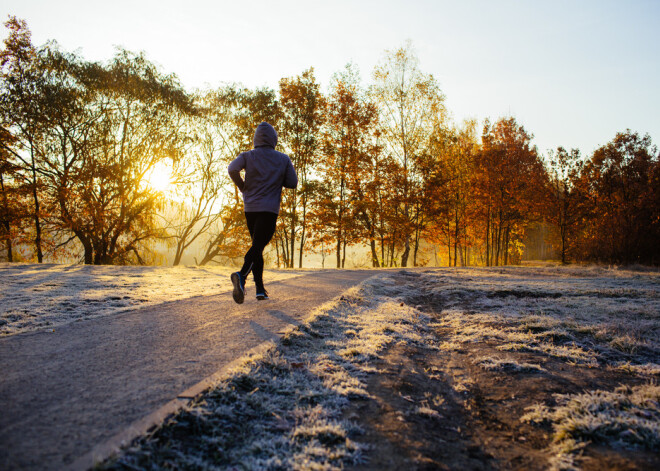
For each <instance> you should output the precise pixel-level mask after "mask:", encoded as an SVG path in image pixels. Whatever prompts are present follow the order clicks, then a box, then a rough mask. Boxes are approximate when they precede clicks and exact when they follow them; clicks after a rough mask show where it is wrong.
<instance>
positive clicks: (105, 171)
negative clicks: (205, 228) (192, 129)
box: [43, 48, 194, 264]
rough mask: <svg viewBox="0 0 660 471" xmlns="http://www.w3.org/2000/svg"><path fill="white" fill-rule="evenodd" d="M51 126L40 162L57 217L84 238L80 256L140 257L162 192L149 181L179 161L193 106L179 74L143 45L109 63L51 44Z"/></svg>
mask: <svg viewBox="0 0 660 471" xmlns="http://www.w3.org/2000/svg"><path fill="white" fill-rule="evenodd" d="M47 67H48V71H49V74H48V86H49V89H50V92H49V100H50V101H51V102H53V103H56V104H57V106H53V107H52V108H53V109H56V110H57V112H53V113H52V116H51V121H50V123H49V124H50V126H49V129H48V142H49V144H48V152H47V155H46V158H45V159H44V165H43V172H44V174H45V175H47V181H48V186H49V193H50V194H51V196H52V200H53V207H54V210H56V211H57V212H56V218H57V221H56V222H57V225H58V227H59V228H61V229H62V230H63V231H67V232H68V233H70V234H73V237H75V238H76V239H77V240H78V241H79V242H80V244H81V246H82V248H83V252H84V257H83V260H84V262H85V263H94V264H107V263H128V262H130V261H134V260H135V261H137V262H138V263H144V262H145V259H144V254H145V252H146V251H148V246H147V244H148V242H149V241H151V240H154V239H155V238H157V237H160V236H163V232H162V229H161V228H160V227H158V225H157V223H156V209H157V207H158V206H159V204H161V201H160V195H158V194H157V192H156V191H155V190H153V189H151V188H150V187H149V186H148V185H147V184H146V183H145V182H146V175H148V173H149V172H150V171H151V169H152V168H153V167H154V166H155V165H156V164H158V162H160V161H163V160H165V159H170V160H172V161H176V160H177V159H178V158H179V157H180V154H181V146H182V144H183V142H184V139H183V137H182V135H181V129H182V125H183V123H184V122H185V120H184V116H185V115H186V114H189V113H194V108H193V106H192V102H191V100H190V97H189V96H188V95H187V94H186V93H185V92H184V91H183V90H182V89H181V87H180V86H179V84H178V82H177V80H176V77H174V76H165V75H163V74H162V73H160V71H159V70H158V69H157V68H156V67H155V66H154V65H153V64H151V63H150V62H149V61H148V60H147V59H146V58H145V57H144V56H143V55H135V54H132V53H130V52H128V51H123V50H120V51H118V53H117V55H116V56H115V58H114V59H113V60H112V61H111V62H110V63H109V64H107V65H103V64H96V63H87V62H85V61H82V60H81V59H79V58H77V57H75V56H74V55H70V54H68V55H67V54H62V53H60V52H59V51H58V50H57V49H54V48H51V49H49V51H48V63H47Z"/></svg>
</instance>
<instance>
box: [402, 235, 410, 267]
mask: <svg viewBox="0 0 660 471" xmlns="http://www.w3.org/2000/svg"><path fill="white" fill-rule="evenodd" d="M406 232H407V231H406ZM409 255H410V234H406V239H405V243H404V245H403V254H402V255H401V267H403V268H405V267H407V266H408V256H409Z"/></svg>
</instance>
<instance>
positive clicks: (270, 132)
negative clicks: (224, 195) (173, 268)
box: [228, 121, 298, 304]
mask: <svg viewBox="0 0 660 471" xmlns="http://www.w3.org/2000/svg"><path fill="white" fill-rule="evenodd" d="M276 145H277V132H276V131H275V128H274V127H273V126H271V125H270V124H268V123H266V122H265V121H264V122H263V123H261V124H260V125H259V126H257V130H256V131H255V133H254V149H252V150H250V151H247V152H243V153H241V154H239V156H238V157H236V159H234V160H233V161H232V162H231V163H230V164H229V168H228V170H229V176H230V177H231V179H232V180H233V181H234V183H235V184H236V186H237V187H238V189H239V190H240V191H241V193H243V209H244V211H245V221H246V222H247V227H248V230H249V231H250V237H251V238H252V246H251V247H250V249H249V250H248V251H247V253H246V254H245V258H244V263H243V268H241V271H237V272H235V273H232V274H231V282H232V284H233V285H234V292H233V295H234V301H236V302H237V303H238V304H241V303H242V302H243V301H244V299H245V281H246V280H247V276H248V275H249V274H250V272H252V278H253V279H254V284H255V287H256V292H257V299H258V300H260V301H261V300H264V299H268V292H267V291H266V288H265V287H264V280H263V271H264V258H263V251H264V248H265V247H266V245H268V242H270V239H272V237H273V234H275V225H276V224H277V216H278V214H279V212H280V202H281V200H282V188H296V186H298V176H297V175H296V171H295V170H294V168H293V164H292V163H291V159H289V156H288V155H286V154H283V153H282V152H277V151H276V150H275V146H276ZM241 170H245V180H244V179H243V178H242V177H241Z"/></svg>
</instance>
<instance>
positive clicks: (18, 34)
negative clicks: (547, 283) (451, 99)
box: [0, 17, 660, 267]
mask: <svg viewBox="0 0 660 471" xmlns="http://www.w3.org/2000/svg"><path fill="white" fill-rule="evenodd" d="M5 26H6V27H7V29H8V36H7V38H6V39H5V41H4V45H3V49H2V50H1V51H0V66H1V76H0V121H1V123H2V125H1V127H0V243H2V246H3V250H2V253H1V254H0V257H2V258H3V259H4V260H6V261H10V262H11V261H17V260H36V261H38V262H42V261H43V260H44V257H50V258H51V259H53V260H56V259H59V258H69V259H71V258H75V259H78V260H80V261H81V262H84V263H87V264H129V263H139V264H148V263H154V262H157V261H158V250H157V246H158V244H161V245H164V246H166V247H168V248H169V250H170V251H171V252H172V253H173V263H174V264H175V265H177V264H179V263H181V260H182V258H183V257H184V254H187V253H189V252H190V251H192V250H193V248H195V247H197V248H199V247H201V248H202V249H201V251H199V249H197V250H198V255H199V258H196V259H195V261H196V262H197V263H198V264H200V265H204V264H207V263H231V262H234V261H237V260H238V259H240V257H241V256H242V251H243V249H244V247H245V246H246V243H247V241H248V239H249V235H248V234H247V231H246V230H245V229H244V224H243V223H242V218H243V215H242V203H241V199H240V194H239V193H238V191H237V190H236V188H234V187H233V185H231V184H230V183H231V182H230V180H229V178H228V175H227V172H226V167H227V164H228V162H229V161H231V160H232V159H233V158H234V157H235V156H236V155H238V153H240V152H241V151H244V150H248V149H250V148H251V147H252V137H253V133H254V130H255V128H256V126H257V125H258V124H259V123H260V122H261V121H268V122H269V123H271V124H272V125H273V126H275V128H276V129H277V131H278V133H279V143H278V149H281V150H282V151H283V152H286V153H287V154H288V155H289V156H290V157H291V159H292V161H293V164H294V167H295V168H296V171H297V172H298V176H299V181H300V183H299V186H298V188H297V189H295V190H293V191H286V192H284V194H283V201H282V210H281V213H280V218H279V222H278V229H277V232H276V236H275V238H274V241H273V243H272V247H273V250H272V252H273V253H272V254H271V259H272V260H271V261H272V264H273V265H276V266H281V267H294V266H298V267H302V266H303V259H304V256H305V255H307V254H310V253H319V254H321V255H322V256H323V261H324V262H323V263H324V265H325V259H326V257H331V258H332V262H328V264H329V266H330V264H331V265H334V266H336V267H344V266H345V264H346V254H347V248H350V247H359V248H362V249H363V250H364V251H365V253H367V254H368V259H367V262H366V263H368V264H369V265H371V266H374V267H391V266H402V267H406V266H419V265H424V264H427V263H431V264H436V265H439V264H441V263H444V264H449V265H452V266H467V265H486V266H497V265H502V264H511V263H518V262H519V261H520V260H521V257H522V254H523V251H524V248H525V247H524V241H525V235H526V233H527V232H528V231H529V230H530V228H533V227H535V226H537V227H538V226H539V225H543V226H544V227H548V228H549V240H548V243H551V244H553V246H554V247H555V248H556V251H557V254H558V257H559V258H561V260H562V262H568V261H570V260H573V261H600V262H607V263H650V264H658V263H660V244H659V243H658V241H660V163H659V156H658V151H657V148H656V147H655V146H654V145H653V143H652V142H651V139H650V137H649V136H648V135H645V136H642V135H639V134H638V133H636V132H633V131H630V130H626V131H624V132H621V133H618V134H616V136H614V138H613V139H612V141H610V142H609V143H607V144H606V145H604V146H602V147H600V148H599V149H597V150H596V151H595V152H594V153H593V154H592V155H590V156H584V157H583V156H582V155H581V153H580V151H579V150H578V149H571V150H566V149H564V148H562V147H558V148H557V149H556V150H554V151H549V152H548V153H547V155H542V154H541V153H539V151H538V149H537V148H536V147H535V146H534V145H533V144H532V139H533V135H532V134H531V133H529V132H528V131H527V130H526V129H525V128H524V127H523V126H522V125H521V124H520V123H518V122H517V120H516V119H515V118H512V117H505V118H501V119H498V120H497V121H495V122H491V121H490V120H485V122H484V123H483V126H479V125H478V123H477V122H476V121H474V120H468V121H465V122H463V123H460V124H457V123H454V122H453V121H452V120H451V119H450V118H449V114H448V111H447V109H446V107H445V96H444V94H443V92H442V90H441V89H440V87H439V85H438V82H437V81H436V80H435V78H434V77H433V76H432V75H431V74H427V73H425V72H423V71H422V70H421V68H420V65H419V62H418V59H417V57H416V56H415V53H414V50H413V49H412V47H411V46H410V45H409V44H407V45H405V46H404V47H402V48H399V49H397V50H393V51H386V52H385V54H384V57H383V59H382V60H381V62H380V63H379V64H378V65H377V66H376V68H375V69H374V71H373V74H372V77H371V83H369V84H367V85H364V84H363V83H362V81H361V78H360V75H359V72H358V70H357V68H356V67H355V66H354V65H352V64H348V65H347V66H346V67H345V68H344V69H343V70H341V71H339V72H338V73H336V74H335V75H334V76H333V78H332V80H331V83H330V86H329V88H328V89H327V90H326V91H324V90H322V89H321V85H320V84H319V83H318V81H317V79H316V77H315V75H314V70H313V68H310V69H308V70H305V71H303V72H302V73H301V74H300V75H298V76H294V77H287V78H282V79H281V80H280V82H279V87H278V89H277V90H273V89H270V88H255V89H249V88H246V87H244V86H242V85H240V84H226V85H223V86H222V87H220V88H217V89H212V90H196V91H188V90H186V89H185V88H184V87H183V86H182V84H181V83H180V82H179V80H178V78H177V77H176V76H175V75H173V74H166V73H164V72H163V71H162V70H161V69H160V68H159V67H157V66H155V65H154V64H153V63H151V62H150V61H149V60H148V59H147V58H146V57H145V55H144V54H135V53H132V52H130V51H126V50H122V49H119V50H117V52H116V54H115V56H114V57H113V58H112V59H111V60H109V61H107V62H89V61H86V60H84V59H83V58H82V57H80V56H79V55H76V54H73V53H68V52H65V51H62V50H61V49H60V48H59V46H58V45H57V44H56V43H54V42H51V43H47V44H45V45H43V46H40V47H36V46H34V45H33V44H32V42H31V35H30V31H29V29H28V27H27V25H26V23H25V22H24V21H22V20H19V19H17V18H15V17H10V18H9V20H8V21H7V22H6V23H5ZM159 165H167V167H168V168H170V169H171V171H172V175H173V177H172V178H173V185H172V188H173V190H172V192H170V193H167V194H164V193H163V192H159V191H157V190H156V189H154V188H153V187H152V186H150V185H149V183H148V182H149V175H150V174H151V172H153V171H154V169H155V168H157V167H158V166H159Z"/></svg>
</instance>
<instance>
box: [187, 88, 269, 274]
mask: <svg viewBox="0 0 660 471" xmlns="http://www.w3.org/2000/svg"><path fill="white" fill-rule="evenodd" d="M204 103H205V105H204V106H205V108H206V109H207V111H206V113H207V118H206V119H207V121H206V126H207V131H206V132H208V133H209V137H210V138H211V141H209V142H208V144H207V145H208V146H211V145H213V146H215V149H216V152H217V153H218V156H219V157H220V162H222V165H223V166H224V168H222V170H221V175H222V177H221V178H220V180H221V181H219V182H218V184H219V186H218V187H217V188H218V189H217V191H218V192H219V194H218V200H217V203H216V205H215V206H217V208H218V211H219V212H218V216H219V219H218V220H216V222H215V223H214V224H213V226H212V227H211V228H210V230H209V231H208V236H209V237H208V239H207V242H206V244H205V248H204V254H203V255H202V257H201V259H200V261H199V264H200V265H205V264H207V263H211V262H222V263H228V262H233V261H235V260H236V259H237V258H239V257H242V256H243V253H244V252H243V248H244V247H245V245H246V244H247V243H248V242H249V234H248V232H247V231H246V230H245V224H244V223H243V220H244V218H245V216H244V214H243V206H242V202H241V197H240V194H239V192H238V189H237V188H236V187H235V186H234V185H233V184H231V183H229V181H228V179H227V170H226V166H227V165H228V164H229V162H230V161H231V160H233V159H234V158H236V157H237V156H238V154H239V153H241V152H244V151H247V150H249V149H251V148H252V147H253V139H254V132H255V130H256V128H257V126H258V125H259V123H261V122H262V121H266V122H268V123H271V124H272V125H273V126H275V127H276V128H278V127H279V124H280V122H281V109H280V105H279V102H278V101H277V96H276V93H275V91H274V90H271V89H268V88H258V89H256V90H249V89H246V88H244V87H242V86H240V85H228V86H225V87H223V88H220V89H218V90H215V91H212V92H209V93H208V94H207V95H206V96H205V98H204ZM278 261H279V257H278Z"/></svg>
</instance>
